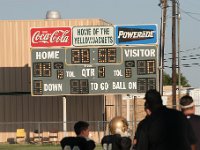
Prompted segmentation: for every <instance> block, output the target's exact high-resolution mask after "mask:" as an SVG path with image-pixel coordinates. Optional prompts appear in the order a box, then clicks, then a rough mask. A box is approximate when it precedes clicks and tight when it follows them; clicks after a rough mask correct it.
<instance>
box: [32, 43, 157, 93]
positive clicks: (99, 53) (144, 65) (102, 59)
mask: <svg viewBox="0 0 200 150" xmlns="http://www.w3.org/2000/svg"><path fill="white" fill-rule="evenodd" d="M157 53H158V51H157V46H151V45H148V46H131V47H130V46H127V47H118V46H116V47H92V48H91V47H90V48H88V47H83V48H77V47H76V48H63V49H62V48H59V49H49V48H48V49H32V50H31V58H32V73H31V76H32V95H34V96H39V95H40V96H41V95H44V96H46V95H49V96H50V95H78V94H80V95H84V94H85V95H88V94H96V95H97V94H98V95H99V94H114V93H117V94H120V93H145V92H146V91H147V90H149V89H156V88H157V83H158V81H157V80H158V77H157V76H158V75H157V74H158V69H157V68H158V59H157V58H158V54H157Z"/></svg>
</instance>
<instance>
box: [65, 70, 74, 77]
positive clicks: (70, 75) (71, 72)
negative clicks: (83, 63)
mask: <svg viewBox="0 0 200 150" xmlns="http://www.w3.org/2000/svg"><path fill="white" fill-rule="evenodd" d="M66 74H67V77H75V75H74V71H66Z"/></svg>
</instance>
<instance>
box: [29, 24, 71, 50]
mask: <svg viewBox="0 0 200 150" xmlns="http://www.w3.org/2000/svg"><path fill="white" fill-rule="evenodd" d="M71 45H72V29H71V27H52V28H32V29H31V47H54V46H61V47H65V46H71Z"/></svg>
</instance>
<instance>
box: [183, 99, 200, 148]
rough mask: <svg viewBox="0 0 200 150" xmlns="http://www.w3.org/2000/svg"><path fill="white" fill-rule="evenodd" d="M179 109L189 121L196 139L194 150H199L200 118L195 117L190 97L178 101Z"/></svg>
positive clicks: (192, 101)
mask: <svg viewBox="0 0 200 150" xmlns="http://www.w3.org/2000/svg"><path fill="white" fill-rule="evenodd" d="M180 108H181V111H182V112H183V114H184V115H185V116H186V118H187V119H188V120H189V122H190V124H191V126H192V128H193V130H194V133H195V136H196V138H197V144H196V149H197V150H200V116H199V115H195V105H194V100H193V98H192V97H191V96H189V95H185V96H183V97H181V99H180Z"/></svg>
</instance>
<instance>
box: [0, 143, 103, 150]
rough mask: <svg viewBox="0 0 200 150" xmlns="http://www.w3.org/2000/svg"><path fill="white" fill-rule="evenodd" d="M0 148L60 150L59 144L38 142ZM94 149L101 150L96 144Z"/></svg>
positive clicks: (9, 149) (0, 149) (7, 145)
mask: <svg viewBox="0 0 200 150" xmlns="http://www.w3.org/2000/svg"><path fill="white" fill-rule="evenodd" d="M0 150H61V147H60V145H40V144H35V145H32V144H0ZM95 150H102V148H101V146H100V145H97V146H96V148H95Z"/></svg>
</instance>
